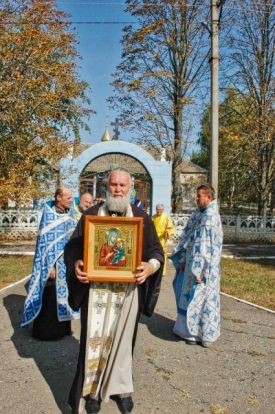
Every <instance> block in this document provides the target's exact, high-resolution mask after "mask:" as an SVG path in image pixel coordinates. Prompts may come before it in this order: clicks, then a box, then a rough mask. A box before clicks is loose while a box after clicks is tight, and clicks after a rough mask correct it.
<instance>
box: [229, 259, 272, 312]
mask: <svg viewBox="0 0 275 414" xmlns="http://www.w3.org/2000/svg"><path fill="white" fill-rule="evenodd" d="M221 291H222V292H225V293H228V294H229V295H232V296H236V297H237V298H240V299H245V300H247V301H249V302H252V303H256V304H257V305H260V306H264V307H265V308H269V309H273V310H275V260H274V259H261V260H240V259H238V260H237V259H222V277H221Z"/></svg>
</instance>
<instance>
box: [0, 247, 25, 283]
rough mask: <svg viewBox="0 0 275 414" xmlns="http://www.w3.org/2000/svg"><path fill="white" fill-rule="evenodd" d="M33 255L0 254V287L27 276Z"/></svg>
mask: <svg viewBox="0 0 275 414" xmlns="http://www.w3.org/2000/svg"><path fill="white" fill-rule="evenodd" d="M32 262H33V256H10V255H6V256H0V289H1V288H3V287H5V286H7V285H9V284H10V283H14V282H17V281H18V280H20V279H23V278H24V277H25V276H28V275H29V274H30V273H31V271H32Z"/></svg>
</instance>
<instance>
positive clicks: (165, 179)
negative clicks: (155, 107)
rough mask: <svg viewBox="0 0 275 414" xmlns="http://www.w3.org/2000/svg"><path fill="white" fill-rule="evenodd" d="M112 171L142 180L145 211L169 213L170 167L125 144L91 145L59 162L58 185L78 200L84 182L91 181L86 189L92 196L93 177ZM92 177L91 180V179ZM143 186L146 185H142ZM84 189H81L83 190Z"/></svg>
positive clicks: (107, 142) (93, 188)
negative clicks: (119, 169) (161, 207)
mask: <svg viewBox="0 0 275 414" xmlns="http://www.w3.org/2000/svg"><path fill="white" fill-rule="evenodd" d="M116 167H123V168H126V169H127V170H129V172H130V173H131V174H132V175H133V176H134V177H135V178H136V179H137V182H138V180H139V178H138V177H143V182H144V187H146V185H147V184H148V188H149V194H150V196H149V199H148V200H146V201H148V204H149V205H147V206H146V207H147V208H148V209H149V210H150V211H151V212H154V210H155V206H156V204H158V203H162V204H164V206H165V209H166V211H167V212H168V213H169V212H170V209H171V163H170V162H167V161H157V160H155V159H154V158H153V157H152V155H151V154H149V153H148V152H147V151H145V150H144V149H143V148H141V147H139V146H137V145H135V144H132V143H130V142H126V141H106V142H100V143H98V144H95V145H92V146H91V147H89V148H88V149H86V150H85V151H84V152H83V153H81V154H80V155H79V156H78V157H77V158H73V159H67V158H66V159H62V160H61V165H60V178H61V183H62V184H64V185H66V186H68V187H69V188H71V190H72V194H73V196H78V195H79V191H80V186H81V184H82V187H83V186H84V185H85V184H84V183H85V179H86V180H87V177H90V180H92V178H93V180H94V181H93V187H92V189H90V191H91V192H94V195H95V186H96V183H97V182H98V180H97V178H96V175H95V174H98V175H99V174H100V173H102V174H104V173H106V172H107V171H110V170H111V169H113V168H116ZM91 177H92V178H91ZM145 184H146V185H145ZM83 188H85V186H84V187H83Z"/></svg>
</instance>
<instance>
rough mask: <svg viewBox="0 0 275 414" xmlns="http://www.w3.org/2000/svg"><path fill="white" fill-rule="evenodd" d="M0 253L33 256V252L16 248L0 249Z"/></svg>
mask: <svg viewBox="0 0 275 414" xmlns="http://www.w3.org/2000/svg"><path fill="white" fill-rule="evenodd" d="M0 255H7V256H8V255H13V256H34V252H20V251H18V250H15V251H12V250H0Z"/></svg>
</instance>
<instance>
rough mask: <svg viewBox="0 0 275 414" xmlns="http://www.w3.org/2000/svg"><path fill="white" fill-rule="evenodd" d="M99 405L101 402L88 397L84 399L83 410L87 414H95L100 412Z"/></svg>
mask: <svg viewBox="0 0 275 414" xmlns="http://www.w3.org/2000/svg"><path fill="white" fill-rule="evenodd" d="M100 405H101V401H99V400H94V399H93V398H91V397H88V398H86V404H85V410H86V411H87V413H88V414H96V413H99V411H100Z"/></svg>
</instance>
